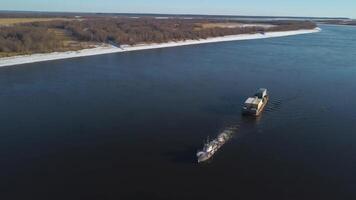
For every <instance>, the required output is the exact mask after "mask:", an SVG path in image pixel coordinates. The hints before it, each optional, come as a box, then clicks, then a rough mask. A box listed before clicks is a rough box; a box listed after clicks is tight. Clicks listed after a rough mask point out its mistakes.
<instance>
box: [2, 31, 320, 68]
mask: <svg viewBox="0 0 356 200" xmlns="http://www.w3.org/2000/svg"><path fill="white" fill-rule="evenodd" d="M319 31H321V29H320V28H315V29H310V30H295V31H280V32H266V33H264V34H260V33H256V34H240V35H230V36H222V37H214V38H208V39H200V40H186V41H180V42H167V43H161V44H141V45H135V46H127V45H123V46H121V47H115V46H111V45H100V46H98V47H95V48H91V49H83V50H79V51H67V52H53V53H44V54H31V55H22V56H12V57H4V58H0V67H6V66H14V65H22V64H30V63H37V62H44V61H52V60H62V59H69V58H78V57H87V56H95V55H103V54H111V53H121V52H129V51H140V50H149V49H160V48H169V47H179V46H187V45H197V44H207V43H217V42H229V41H239V40H254V39H266V38H274V37H286V36H293V35H301V34H308V33H316V32H319Z"/></svg>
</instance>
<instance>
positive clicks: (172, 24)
mask: <svg viewBox="0 0 356 200" xmlns="http://www.w3.org/2000/svg"><path fill="white" fill-rule="evenodd" d="M226 22H229V23H231V22H236V21H231V20H213V19H189V20H187V19H181V18H169V19H157V18H152V17H142V18H128V17H115V18H114V17H101V18H95V17H92V18H85V19H81V20H71V21H46V22H32V23H26V24H20V25H16V26H12V27H0V52H36V53H37V52H49V51H55V50H56V49H57V48H60V47H61V46H62V45H63V41H60V40H59V39H58V37H55V34H54V33H53V31H51V29H61V30H65V32H67V33H68V34H70V35H71V36H72V37H74V38H76V39H77V40H78V41H82V42H97V43H110V44H113V43H114V44H117V45H124V44H125V45H134V44H140V43H163V42H168V41H182V40H196V39H205V38H208V37H218V36H226V35H237V34H247V33H264V32H266V31H286V30H298V29H313V28H315V27H316V25H315V23H312V22H308V21H270V22H262V23H266V24H272V25H275V26H273V27H269V28H263V27H261V26H255V27H254V26H247V27H235V28H231V27H226V28H224V27H213V28H204V27H203V26H202V24H204V23H226ZM240 23H247V22H246V21H245V22H240ZM248 23H251V22H248ZM258 23H261V22H258Z"/></svg>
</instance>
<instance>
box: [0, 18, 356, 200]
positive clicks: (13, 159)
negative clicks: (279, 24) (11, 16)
mask: <svg viewBox="0 0 356 200" xmlns="http://www.w3.org/2000/svg"><path fill="white" fill-rule="evenodd" d="M321 28H322V29H323V31H322V32H320V33H314V34H306V35H298V36H291V37H282V38H271V39H263V40H251V41H236V42H222V43H214V44H203V45H194V46H184V47H177V48H167V49H156V50H147V51H138V52H125V53H119V54H108V55H100V56H94V57H85V58H73V59H67V60H58V61H50V62H43V63H34V64H27V65H20V66H13V67H4V68H0V113H1V115H0V161H1V165H0V178H1V179H0V185H1V188H0V196H3V198H1V199H4V200H5V199H6V200H7V199H36V200H39V199H46V200H47V199H51V200H55V199H61V200H63V199H66V200H72V199H73V200H78V199H173V200H174V199H179V200H181V199H205V200H207V199H215V200H216V199H265V198H267V197H269V198H273V199H288V200H292V199H296V200H297V199H298V200H299V199H323V198H324V199H330V198H331V199H355V198H356V191H355V190H354V187H355V181H356V171H355V168H356V160H355V159H356V157H355V155H356V123H355V121H356V112H355V111H354V108H355V107H356V101H355V99H356V92H355V91H356V28H355V27H347V26H326V25H321ZM259 87H265V88H268V89H269V92H270V102H269V104H268V106H267V108H266V111H265V112H264V113H263V115H262V116H261V117H260V118H259V119H257V120H252V119H245V118H243V117H242V116H241V114H240V109H241V105H242V104H243V102H244V100H245V99H246V97H248V96H249V95H251V94H253V93H254V92H255V90H256V89H258V88H259ZM235 125H238V126H239V129H238V131H236V132H235V134H234V136H233V138H232V139H231V140H230V141H229V142H228V143H227V144H225V145H224V146H223V147H222V148H221V149H220V150H219V151H218V153H217V154H216V155H215V156H214V158H213V159H212V160H211V161H209V162H208V163H204V164H198V163H197V162H196V157H195V154H196V151H197V150H198V149H200V148H202V146H203V144H204V142H205V140H206V138H207V137H208V136H209V137H210V138H213V137H215V136H216V135H217V134H218V133H219V132H221V131H223V130H224V129H226V128H228V127H231V126H235Z"/></svg>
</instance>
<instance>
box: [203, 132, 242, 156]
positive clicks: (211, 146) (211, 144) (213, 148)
mask: <svg viewBox="0 0 356 200" xmlns="http://www.w3.org/2000/svg"><path fill="white" fill-rule="evenodd" d="M235 129H236V128H230V129H227V130H225V131H223V132H222V133H220V134H219V135H218V137H217V138H216V139H214V140H212V141H209V139H208V141H207V142H206V143H205V145H204V148H203V149H202V150H201V151H198V153H197V157H198V163H201V162H205V161H207V160H209V159H210V158H211V157H213V155H214V154H215V153H216V152H217V151H218V150H219V149H220V148H221V147H222V146H223V145H224V144H225V143H226V142H227V141H228V140H229V139H230V138H231V137H232V134H233V133H234V131H235Z"/></svg>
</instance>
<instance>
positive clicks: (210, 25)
mask: <svg viewBox="0 0 356 200" xmlns="http://www.w3.org/2000/svg"><path fill="white" fill-rule="evenodd" d="M197 25H198V26H200V27H201V28H200V29H212V28H242V27H262V28H271V27H274V25H270V24H255V23H251V24H243V23H231V22H230V23H199V24H197ZM198 29H199V28H198Z"/></svg>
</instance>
